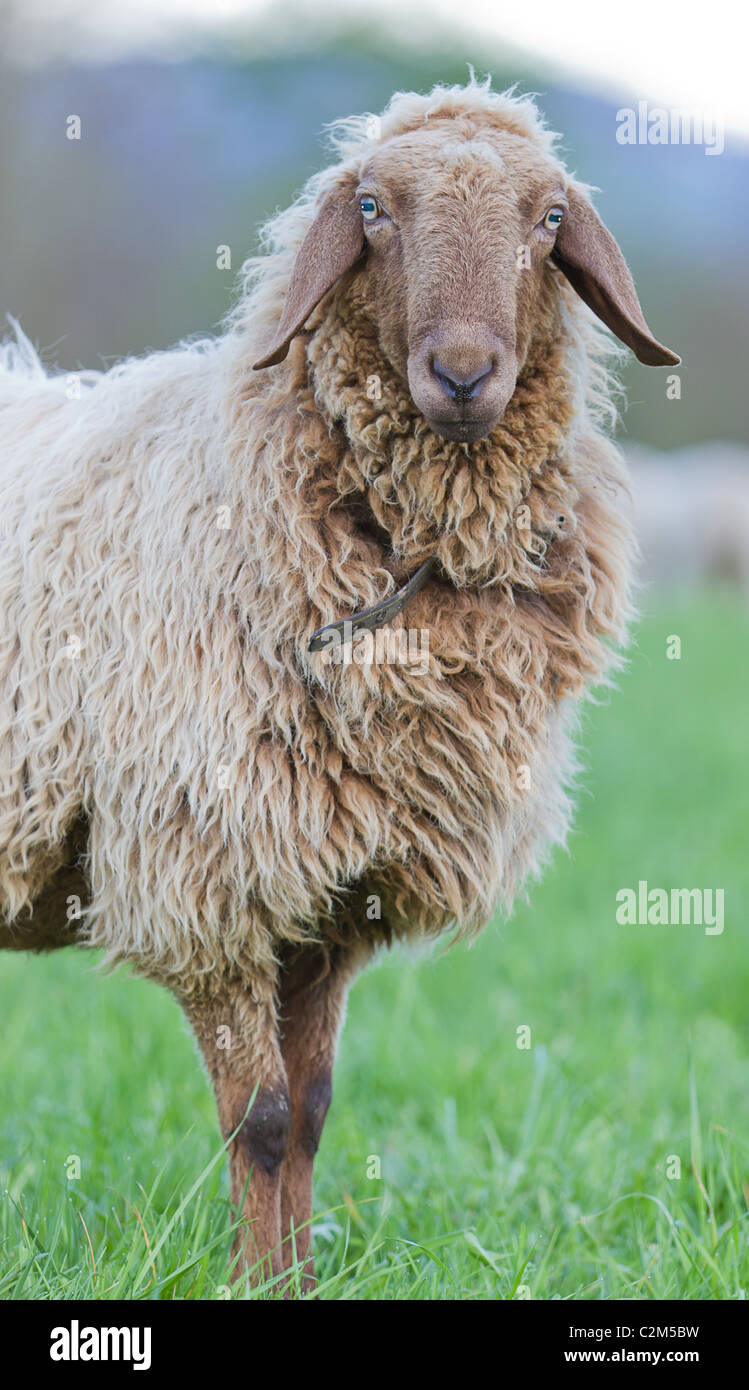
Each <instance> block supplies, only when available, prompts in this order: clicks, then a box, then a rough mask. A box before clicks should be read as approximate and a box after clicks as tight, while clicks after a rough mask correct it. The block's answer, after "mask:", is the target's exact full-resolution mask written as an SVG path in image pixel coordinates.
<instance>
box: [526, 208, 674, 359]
mask: <svg viewBox="0 0 749 1390" xmlns="http://www.w3.org/2000/svg"><path fill="white" fill-rule="evenodd" d="M567 201H568V203H569V212H566V213H565V214H564V217H563V218H562V222H561V225H560V227H559V232H558V234H557V240H556V246H555V247H554V250H553V251H552V260H553V261H554V262H555V263H556V264H557V265H558V267H559V269H560V270H561V271H562V273H563V274H564V275H565V276H566V277H567V279H568V280H569V282H570V284H571V285H572V287H573V289H575V290H577V293H578V294H579V296H580V298H581V299H584V300H585V303H586V304H588V305H589V306H590V308H591V309H592V310H593V312H594V314H597V315H598V317H599V319H601V320H602V321H603V323H605V324H606V326H607V327H608V328H610V329H611V331H612V333H615V334H616V336H617V338H619V339H621V341H622V342H623V343H626V345H627V347H630V348H631V349H632V351H633V353H634V354H635V357H637V358H639V360H640V362H644V363H645V365H646V366H648V367H667V366H668V367H671V366H676V365H677V364H678V363H679V362H680V361H681V358H680V357H677V355H676V353H675V352H671V349H670V348H667V347H664V346H663V345H662V343H659V342H657V340H656V339H655V338H654V337H653V335H652V333H651V332H650V329H649V328H648V326H647V324H646V322H645V319H644V317H643V312H642V309H641V308H640V301H639V299H638V298H637V291H636V289H635V286H634V281H633V279H632V276H631V275H630V273H629V268H628V266H627V262H626V261H625V259H624V257H623V255H622V253H621V251H620V250H619V247H618V246H617V244H616V242H615V240H614V238H613V237H612V235H611V232H610V231H609V230H608V228H607V227H605V226H604V225H603V222H602V221H601V219H600V217H599V216H598V213H597V212H596V211H595V209H594V207H593V205H592V203H590V202H589V201H588V199H587V198H586V197H585V195H584V194H583V193H580V192H578V191H577V190H576V189H574V188H571V189H569V190H568V194H567Z"/></svg>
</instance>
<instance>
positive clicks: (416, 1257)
mask: <svg viewBox="0 0 749 1390" xmlns="http://www.w3.org/2000/svg"><path fill="white" fill-rule="evenodd" d="M9 15H10V19H12V20H13V21H14V23H15V22H16V21H17V18H18V12H17V11H16V12H15V13H11V11H10V10H9V9H8V7H7V6H6V7H5V11H3V9H2V7H0V34H1V33H2V23H3V18H4V17H5V20H7V22H8V24H10V19H9V18H8V16H9ZM262 37H263V43H262V45H260V44H258V47H262V52H263V54H264V56H263V57H262V58H257V59H255V60H253V59H252V57H251V56H250V55H251V54H252V51H253V42H252V30H251V27H250V28H249V29H248V32H247V34H246V35H245V38H244V40H243V42H242V43H241V44H238V45H237V48H236V51H234V52H232V53H227V52H226V50H225V48H223V49H222V48H221V47H220V46H219V45H216V46H215V47H214V48H212V47H211V46H210V45H207V46H206V50H205V52H204V53H203V54H202V55H197V56H196V55H194V54H193V56H191V57H189V58H188V59H185V60H184V61H177V59H176V57H175V59H174V61H165V60H163V59H162V60H159V61H155V60H153V59H149V58H148V56H147V55H145V56H143V55H141V56H137V57H136V56H129V57H123V58H121V59H119V60H117V61H112V62H109V63H106V64H105V63H93V62H85V63H84V62H83V61H76V55H75V44H72V53H68V55H67V57H66V58H65V60H64V61H62V60H60V61H57V62H55V63H52V64H49V63H48V64H46V65H43V66H40V65H38V64H37V65H33V64H30V65H24V64H23V63H20V62H14V63H6V66H5V67H4V69H3V70H2V72H1V73H0V78H1V81H0V190H1V196H0V244H1V245H2V247H3V255H2V257H1V258H0V308H1V309H2V310H3V311H8V312H10V313H12V314H14V315H15V316H17V317H18V318H19V319H20V320H21V323H22V325H23V327H24V329H25V331H26V332H27V333H28V334H29V335H30V336H31V338H32V339H33V340H34V341H35V342H36V343H37V344H38V345H40V346H41V347H42V348H43V349H44V356H45V360H46V361H47V362H48V363H50V364H56V365H58V366H60V367H62V368H64V369H66V370H74V369H76V368H78V367H81V366H84V367H94V366H100V365H104V364H107V363H108V362H110V361H111V360H112V359H114V358H116V357H119V356H121V355H123V354H128V353H133V352H141V351H143V350H145V349H148V348H160V347H166V346H168V345H169V344H170V343H172V342H173V341H175V340H176V339H177V338H179V337H180V336H182V335H186V334H193V333H203V332H205V331H207V330H208V331H210V330H211V329H212V328H213V327H214V326H216V325H217V324H218V323H219V321H220V319H221V317H222V315H223V314H224V313H225V311H226V310H227V309H228V307H229V305H230V304H231V301H232V295H233V289H234V280H235V273H236V271H237V270H238V268H239V266H240V264H241V262H242V260H243V259H244V257H245V255H246V254H247V253H248V251H250V250H251V249H253V247H254V245H255V229H256V227H257V225H258V223H259V222H261V221H262V220H263V219H264V218H265V217H267V216H268V215H269V214H270V213H272V212H273V211H274V210H275V209H276V208H277V207H278V206H281V205H283V204H284V203H285V202H286V201H287V200H288V199H289V198H290V197H291V196H292V195H293V193H294V192H295V191H296V190H297V189H298V188H299V187H300V185H301V183H302V182H303V180H304V179H305V178H306V176H307V175H308V174H309V173H311V172H312V171H313V170H314V169H316V168H317V167H319V165H320V162H321V160H322V159H323V158H324V157H325V156H324V153H323V147H322V144H321V130H322V127H323V126H324V124H325V122H326V121H329V120H332V119H334V118H335V117H337V116H340V115H343V114H346V113H348V112H354V111H362V110H373V111H377V110H379V109H381V107H382V106H383V105H384V104H385V102H386V101H387V99H388V98H389V96H390V95H391V93H392V92H393V91H394V90H395V89H397V88H411V87H416V88H420V89H423V88H428V87H429V86H430V85H431V84H432V83H433V82H435V81H437V80H439V81H443V82H452V81H463V80H464V79H465V76H466V72H467V64H468V63H469V62H470V63H473V64H474V65H475V67H476V69H477V71H478V72H479V73H484V72H486V71H491V72H492V74H493V77H494V85H495V87H497V88H502V87H504V86H506V85H508V84H510V83H511V82H518V83H519V84H520V87H521V89H522V90H531V91H534V92H537V93H538V94H539V96H538V100H539V104H540V106H541V107H542V109H543V110H544V112H545V113H546V115H547V117H548V120H549V123H550V125H551V126H552V127H553V128H555V129H558V130H561V131H562V132H563V133H564V149H565V151H566V156H567V159H568V163H569V166H570V167H571V168H572V169H573V170H574V171H575V172H576V173H577V174H578V175H579V177H581V178H582V179H584V180H585V181H587V182H590V183H592V184H595V185H598V186H599V187H600V189H601V194H600V196H599V197H598V200H597V201H598V206H599V208H600V210H601V212H602V214H603V216H604V218H605V220H606V221H607V223H608V225H609V226H610V227H611V229H612V230H613V232H614V234H615V235H616V236H617V239H618V240H619V241H620V243H621V245H622V247H623V248H624V250H625V252H626V255H627V257H628V260H629V262H630V265H631V267H632V270H633V273H634V275H635V279H636V281H637V284H638V288H639V290H640V293H641V298H642V301H643V304H644V306H645V311H646V314H647V317H648V319H649V321H650V323H651V325H652V327H653V328H654V330H655V332H656V333H657V335H658V336H659V338H660V339H661V340H662V341H664V342H668V343H669V344H671V345H672V346H674V347H675V348H676V349H677V350H678V351H680V352H681V353H682V354H683V358H684V365H683V368H682V369H681V376H682V382H683V391H682V398H681V399H680V400H679V401H668V400H667V399H666V393H665V374H663V373H659V372H649V371H646V370H644V369H643V368H641V367H639V366H638V365H637V364H634V363H633V364H630V365H628V366H627V368H626V371H625V385H626V387H627V391H628V398H629V401H628V406H627V408H626V410H625V411H624V413H623V418H622V426H621V436H622V440H623V442H624V443H625V445H627V446H631V445H632V444H633V443H636V444H637V445H638V446H639V447H638V449H637V451H633V452H632V461H633V469H634V475H635V482H636V496H637V505H638V519H639V520H638V524H639V525H640V526H641V532H642V536H643V544H644V549H645V554H646V570H645V577H646V580H647V587H646V588H645V589H644V591H643V595H642V608H643V613H644V618H643V623H642V625H641V627H640V628H639V629H638V631H637V632H636V634H635V641H634V645H633V650H632V654H631V661H630V666H629V669H628V670H627V672H626V673H625V674H624V675H623V677H622V679H621V681H620V682H619V688H618V690H617V691H615V692H614V693H607V694H606V696H605V698H604V699H603V701H602V703H601V704H600V705H599V706H598V707H596V708H592V709H591V708H589V710H588V713H587V715H586V718H585V720H584V725H583V747H584V750H585V753H584V772H583V775H582V778H581V785H582V792H581V797H580V814H579V818H578V822H577V828H576V830H575V832H574V834H573V837H572V840H571V843H570V852H569V854H568V855H567V856H565V855H563V854H559V855H557V856H556V858H555V860H554V863H553V864H552V866H551V868H550V869H549V871H548V872H547V874H546V877H545V879H544V881H543V883H542V884H541V885H540V886H537V887H533V889H532V891H531V895H530V899H529V902H528V903H527V904H525V905H521V906H520V907H519V908H518V910H517V912H516V914H515V915H514V917H513V918H512V920H511V921H509V922H496V923H494V924H493V925H492V926H491V927H490V928H489V929H488V930H487V931H486V932H485V933H484V934H483V936H482V937H481V938H480V940H479V941H478V943H477V944H476V945H475V947H473V948H472V949H468V948H467V947H465V946H460V947H456V948H455V949H454V950H452V951H450V952H448V953H447V954H444V955H442V956H437V957H435V958H433V959H422V960H421V961H418V962H413V961H411V962H409V961H406V960H404V959H403V957H402V955H400V954H397V955H395V956H393V957H390V958H388V959H387V960H386V961H385V962H384V963H383V965H382V968H380V969H379V970H374V971H372V972H370V973H368V974H367V975H366V976H365V977H364V978H363V979H361V980H360V981H359V982H358V983H357V985H356V986H355V988H354V990H353V993H352V998H351V1004H350V1010H349V1021H348V1024H347V1027H346V1030H345V1033H344V1038H343V1044H342V1049H341V1059H340V1062H339V1066H338V1072H337V1079H336V1094H335V1102H334V1106H333V1111H332V1114H331V1118H330V1121H329V1124H328V1127H327V1129H326V1133H325V1136H324V1140H323V1145H322V1149H321V1152H320V1159H319V1163H318V1182H317V1201H316V1206H317V1211H318V1216H317V1219H316V1228H317V1229H316V1235H317V1246H318V1250H319V1252H320V1262H319V1263H320V1273H321V1276H322V1279H323V1283H322V1286H321V1287H322V1296H323V1297H331V1298H378V1299H393V1298H410V1299H419V1298H456V1297H460V1298H481V1299H486V1298H489V1299H493V1298H509V1297H518V1296H523V1295H524V1294H525V1293H528V1295H529V1296H531V1297H534V1298H650V1297H669V1298H675V1297H688V1298H694V1299H704V1298H731V1299H733V1298H739V1297H743V1296H744V1291H745V1290H746V1286H747V1282H748V1281H749V1257H748V1255H747V1242H746V1219H747V1201H748V1199H749V1186H748V1185H747V1149H748V1148H749V1126H748V1125H747V1119H748V1114H747V1109H748V1094H747V1092H748V1088H747V1054H748V1052H749V1022H748V1019H747V1010H746V999H747V997H748V995H749V962H748V961H747V953H746V944H745V943H746V926H747V906H746V904H747V897H748V894H749V872H748V869H747V860H748V855H747V794H746V783H747V769H748V767H749V761H748V755H749V730H748V728H747V719H746V708H747V690H748V688H749V687H748V678H749V646H748V644H747V636H748V635H749V619H748V614H747V595H748V594H749V498H748V494H747V487H748V486H749V469H748V467H747V458H748V457H749V456H748V455H747V451H746V446H747V440H748V439H749V431H748V428H747V427H748V424H749V392H747V390H746V361H747V346H748V338H749V334H748V331H747V324H748V323H749V315H748V314H747V307H748V305H747V299H748V298H749V293H748V287H749V272H748V271H747V264H748V262H747V255H746V251H747V244H746V243H747V226H748V225H749V178H748V177H747V175H748V173H749V161H748V157H747V151H746V148H745V147H744V146H742V145H741V143H740V142H739V141H738V140H736V139H732V138H730V136H729V139H728V142H727V147H726V151H725V153H724V154H723V155H721V156H720V157H719V158H717V157H716V158H707V157H705V153H704V150H703V149H701V148H699V147H696V146H669V147H666V148H663V147H651V146H644V147H643V146H638V147H627V146H621V145H619V144H617V142H616V140H615V129H616V125H615V112H616V109H617V106H618V105H619V104H620V101H621V98H620V96H619V95H617V96H614V95H613V94H612V96H611V97H610V98H607V97H606V95H605V94H602V93H601V92H600V91H596V92H595V93H593V92H591V91H590V90H588V89H586V88H584V87H583V86H581V85H580V84H579V83H576V82H575V80H574V79H573V78H571V77H570V78H569V79H566V80H564V81H563V80H562V79H561V78H560V77H559V76H555V77H552V76H550V74H549V72H548V71H547V70H546V69H545V68H544V67H543V66H542V65H540V64H538V63H535V62H534V61H533V59H532V57H524V58H522V57H521V58H518V57H517V55H516V56H514V57H513V58H512V59H511V58H510V56H509V55H508V53H507V51H505V50H503V49H502V48H501V47H500V46H498V45H497V43H496V41H494V40H493V41H492V42H489V41H488V40H487V42H486V43H472V44H468V45H466V44H463V43H462V42H461V40H460V37H459V35H456V36H455V37H454V39H453V40H451V41H450V42H449V43H448V42H446V41H441V40H439V39H438V38H437V37H435V39H434V41H433V42H432V41H431V40H430V42H429V43H428V44H425V43H424V42H421V43H420V44H411V45H408V44H406V43H400V44H398V43H394V42H393V40H392V36H389V35H388V34H387V33H386V32H384V31H383V30H382V29H381V28H378V27H376V26H373V27H370V28H364V29H362V28H355V27H349V28H340V27H339V28H338V29H335V28H331V26H327V28H326V30H325V33H324V36H323V37H321V39H320V41H319V42H318V43H317V44H315V43H314V42H312V41H311V39H310V34H309V31H307V32H306V33H305V39H304V45H302V44H301V43H300V44H299V45H297V47H296V48H295V46H294V43H293V36H292V35H291V32H290V31H289V29H288V27H287V30H286V38H285V40H284V42H283V43H280V44H279V43H276V44H275V45H273V44H271V45H270V47H269V45H268V42H267V35H263V36H262ZM62 46H63V47H64V44H63V45H62ZM68 46H69V47H71V45H68ZM638 95H639V93H635V94H633V102H634V101H636V99H637V96H638ZM70 114H77V115H79V116H80V118H81V121H82V127H83V138H82V140H81V141H80V142H76V141H68V140H67V139H66V137H65V123H66V120H67V117H68V116H69V115H70ZM220 245H229V246H230V247H231V253H232V269H231V270H218V269H217V268H216V248H217V247H218V246H220ZM674 634H677V635H679V636H680V637H681V639H682V659H681V660H680V661H669V660H668V659H667V656H666V649H667V641H668V639H669V638H670V637H671V636H672V635H674ZM641 878H645V879H647V880H648V881H649V883H650V884H651V885H652V886H656V885H657V886H665V887H672V886H688V887H694V886H699V887H711V888H713V889H715V888H719V887H722V888H723V889H724V891H725V902H726V926H725V931H724V933H723V935H722V936H714V937H710V936H706V935H704V933H703V932H701V931H700V929H699V928H697V927H688V926H683V927H653V926H651V927H638V928H634V927H630V928H625V927H622V926H619V925H617V922H616V919H615V897H616V893H617V891H618V890H619V889H620V888H622V887H630V886H635V885H636V884H637V882H638V880H639V879H641ZM0 1014H1V1015H2V1017H3V1020H4V1025H5V1026H4V1046H3V1052H2V1058H0V1094H1V1095H2V1106H1V1108H0V1193H2V1199H1V1200H0V1296H2V1297H5V1298H12V1297H20V1298H46V1297H51V1296H63V1297H75V1296H81V1297H93V1298H100V1297H116V1296H118V1295H119V1296H125V1297H141V1296H142V1297H173V1296H177V1297H192V1298H198V1297H203V1298H205V1297H220V1296H223V1295H224V1293H225V1290H224V1285H225V1281H226V1278H227V1260H228V1251H229V1246H230V1243H231V1242H230V1236H229V1234H228V1232H229V1227H230V1224H231V1216H230V1213H229V1210H228V1198H227V1186H226V1179H225V1173H224V1171H223V1170H224V1161H223V1159H221V1157H220V1153H219V1149H218V1137H217V1129H216V1127H215V1122H214V1115H213V1103H212V1099H211V1096H210V1094H209V1089H208V1086H207V1083H206V1081H205V1079H204V1077H203V1074H202V1071H201V1068H200V1064H199V1062H198V1059H197V1054H196V1051H195V1048H194V1046H193V1044H192V1042H191V1040H190V1038H189V1037H188V1034H187V1031H186V1028H185V1025H184V1024H183V1023H182V1022H181V1019H180V1015H179V1014H178V1011H177V1009H176V1006H175V1005H174V1004H173V1003H172V1001H171V1000H170V999H169V998H168V997H167V996H166V995H165V994H163V993H161V992H160V991H158V990H156V989H155V988H154V987H152V986H149V985H146V984H144V983H143V982H138V981H132V980H129V979H127V977H126V976H125V975H124V974H122V973H120V974H119V975H118V976H117V977H115V978H114V979H105V980H102V979H101V978H99V977H97V976H96V974H92V973H91V959H90V958H89V957H86V956H84V955H83V954H79V955H71V954H67V955H60V956H57V957H51V958H49V959H46V960H41V959H32V958H23V957H11V956H6V957H4V958H3V959H2V960H1V961H0ZM523 1024H527V1025H529V1026H530V1027H531V1029H532V1038H533V1046H532V1048H531V1049H530V1050H529V1051H527V1052H525V1051H518V1049H517V1048H516V1046H515V1030H516V1028H517V1027H518V1026H520V1025H523ZM71 1155H78V1156H79V1157H80V1159H81V1176H80V1178H74V1179H73V1180H68V1177H67V1170H66V1160H68V1159H69V1158H70V1156H71ZM669 1156H675V1157H677V1158H678V1159H679V1160H680V1163H681V1176H680V1177H679V1178H669V1177H667V1163H668V1162H669ZM373 1157H375V1158H378V1159H379V1160H380V1163H381V1178H380V1179H376V1178H370V1177H368V1176H367V1172H368V1168H371V1162H370V1160H371V1159H372V1158H373ZM214 1160H216V1161H215V1162H214ZM211 1164H213V1166H210V1165H211ZM206 1169H208V1171H207V1172H206V1171H205V1170H206Z"/></svg>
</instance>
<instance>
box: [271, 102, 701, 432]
mask: <svg viewBox="0 0 749 1390" xmlns="http://www.w3.org/2000/svg"><path fill="white" fill-rule="evenodd" d="M352 270H353V271H355V274H356V285H357V295H358V296H359V298H360V299H362V300H363V304H364V307H365V309H366V311H367V312H368V313H369V315H370V317H371V319H372V321H373V322H374V323H375V325H376V327H377V332H378V334H379V341H380V346H381V349H382V351H383V353H384V354H385V356H386V358H387V359H388V361H389V362H390V364H391V366H392V368H393V370H394V371H395V372H396V373H398V374H399V375H400V376H401V377H402V378H403V380H404V381H407V382H408V385H409V388H410V391H411V395H412V397H413V400H414V402H415V403H416V405H417V407H418V408H419V410H420V411H421V412H422V413H423V415H424V418H425V419H426V420H427V422H428V424H429V425H430V426H431V428H432V429H433V430H435V431H436V432H437V433H438V434H441V435H443V436H444V437H445V438H446V439H452V440H458V441H460V442H463V443H471V442H473V441H475V440H478V439H481V438H483V436H485V435H487V434H489V433H490V432H491V431H492V430H493V429H494V427H495V425H496V424H497V423H498V421H499V420H500V419H501V418H502V415H503V413H504V411H505V409H506V407H507V404H508V402H509V400H510V398H511V397H512V395H513V392H514V390H515V385H516V383H517V379H518V374H519V373H520V371H521V370H522V367H523V363H524V361H525V359H526V356H527V353H528V349H529V346H530V343H531V341H532V340H533V337H534V334H536V333H538V332H540V331H542V330H543V331H544V332H545V333H546V334H547V335H548V334H549V333H551V332H553V331H554V324H555V323H557V322H558V317H557V316H556V314H555V312H554V311H555V309H556V307H557V305H558V299H557V295H556V290H555V287H554V286H553V284H552V278H551V276H552V270H558V271H561V272H562V274H563V275H564V276H565V277H566V278H567V280H568V281H569V283H570V284H571V285H572V287H573V288H574V289H575V290H576V291H577V293H578V295H580V297H581V299H583V300H584V301H585V303H586V304H588V305H589V307H590V308H591V309H592V310H593V311H594V313H596V314H597V315H598V317H599V318H600V319H602V320H603V322H604V323H605V324H607V326H608V327H609V328H610V329H612V331H613V332H614V333H616V335H617V337H619V338H620V339H621V341H622V342H624V343H626V344H627V345H628V347H631V348H632V350H633V352H634V353H635V354H636V355H637V357H638V358H639V360H640V361H641V362H644V363H646V364H647V365H649V366H666V365H675V364H677V363H678V362H679V358H678V357H677V356H676V354H675V353H673V352H671V351H670V349H669V348H666V347H664V346H663V345H662V344H661V343H659V342H657V340H656V339H655V338H654V337H653V335H652V333H651V332H650V329H649V328H648V326H647V323H646V322H645V319H644V317H643V313H642V309H641V308H640V303H639V300H638V298H637V292H636V290H635V287H634V284H633V282H632V276H631V275H630V273H629V270H628V269H627V264H626V261H625V260H624V257H623V255H622V253H621V251H620V250H619V247H618V246H617V244H616V242H615V240H614V238H613V236H612V235H611V233H610V232H609V231H608V229H607V228H606V227H605V226H604V224H603V222H602V221H601V219H600V218H599V216H598V214H597V213H596V212H595V210H594V208H593V205H592V203H591V202H590V200H589V198H588V196H587V194H586V192H585V190H584V189H581V188H579V187H577V186H576V185H575V184H574V183H572V182H571V181H570V180H569V179H568V178H567V176H566V175H565V174H564V172H563V170H562V168H561V165H559V164H557V163H556V162H555V160H554V159H552V158H551V157H550V156H548V155H547V154H545V153H544V150H543V149H542V148H541V146H540V145H539V144H537V143H534V141H533V140H532V139H530V138H528V137H526V136H524V135H522V134H519V133H518V131H517V129H512V128H509V127H505V126H504V125H503V124H502V123H501V121H500V123H499V124H497V123H496V122H495V121H493V120H491V119H487V117H486V113H485V112H483V113H482V112H478V113H477V114H476V115H475V117H474V116H472V115H467V114H464V115H462V116H460V117H454V116H452V117H440V118H433V119H431V120H430V121H429V123H428V124H424V125H420V126H419V127H418V128H417V129H415V130H410V131H408V132H406V133H403V134H400V135H397V136H393V137H391V138H390V139H389V140H386V141H384V142H383V143H382V144H381V145H379V146H378V147H377V148H376V149H375V151H374V152H373V153H372V154H371V155H369V156H368V157H366V158H364V160H363V162H362V163H361V164H360V165H359V166H358V167H356V168H355V169H354V168H352V167H351V166H350V165H348V166H343V167H342V169H341V170H340V172H339V173H338V174H337V177H336V178H335V179H334V180H333V181H332V182H331V185H330V186H329V188H328V191H327V193H326V195H325V197H324V198H323V199H322V200H321V201H320V205H319V207H318V209H317V213H316V216H315V218H314V221H313V223H312V226H311V227H310V229H309V231H308V232H307V235H306V237H305V238H304V241H303V242H302V245H301V247H300V249H299V252H298V254H297V257H296V261H295V264H294V268H293V271H292V273H291V278H290V280H289V285H288V290H287V294H286V301H285V304H284V309H283V314H282V316H281V321H280V323H279V325H278V328H277V331H276V333H275V337H274V340H273V342H272V344H271V345H270V346H269V349H268V350H267V351H266V354H265V356H264V357H262V358H261V359H260V361H258V362H256V363H255V367H256V368H260V367H270V366H273V365H274V364H275V363H278V362H282V361H283V359H284V357H285V356H286V354H287V352H288V350H289V344H290V342H291V340H292V338H293V337H294V336H295V334H297V333H299V332H300V331H301V329H302V328H303V327H304V324H305V323H306V321H307V319H308V318H309V317H310V315H311V313H312V311H313V310H314V308H315V306H316V305H317V304H319V303H320V300H321V299H323V298H324V296H325V295H326V294H327V293H328V292H329V291H330V290H331V289H333V288H334V287H335V286H336V285H338V284H339V282H341V281H342V279H343V278H344V277H345V276H346V275H347V274H348V272H350V271H352ZM344 283H345V282H344ZM550 306H551V307H550Z"/></svg>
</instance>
